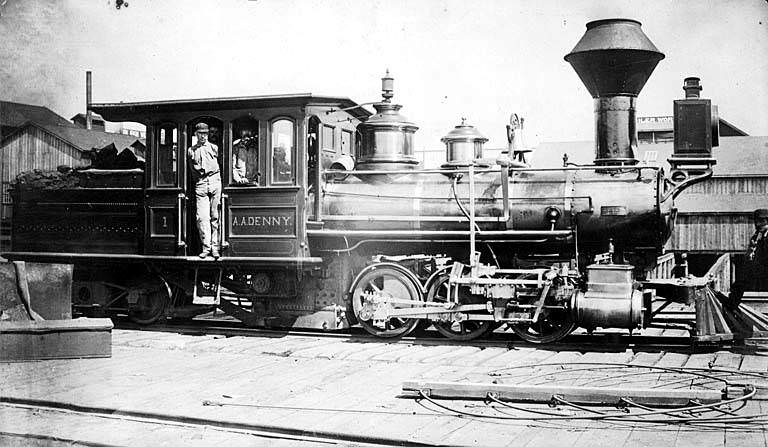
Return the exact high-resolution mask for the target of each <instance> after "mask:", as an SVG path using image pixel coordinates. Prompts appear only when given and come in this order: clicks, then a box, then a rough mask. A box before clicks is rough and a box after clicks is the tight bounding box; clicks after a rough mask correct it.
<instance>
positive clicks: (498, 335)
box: [113, 318, 742, 352]
mask: <svg viewBox="0 0 768 447" xmlns="http://www.w3.org/2000/svg"><path fill="white" fill-rule="evenodd" d="M113 321H114V322H115V329H124V330H137V331H155V332H172V333H178V334H183V335H219V336H224V337H283V336H286V335H291V336H300V337H301V336H303V337H313V338H336V339H342V340H350V341H354V342H359V343H389V344H418V345H424V346H430V345H431V346H434V345H455V346H474V347H479V348H491V347H493V348H513V347H522V346H525V347H539V348H541V349H555V350H583V351H617V350H626V349H630V348H631V349H635V350H666V351H679V352H691V351H692V350H699V349H704V350H706V349H710V348H711V347H710V346H706V345H694V344H693V341H692V339H691V338H690V337H689V336H682V335H644V334H637V333H636V334H632V335H630V334H628V333H618V332H595V333H592V334H588V333H574V334H571V335H569V336H567V337H566V338H564V339H563V340H561V341H559V342H556V343H550V344H546V345H534V344H531V343H528V342H526V341H524V340H521V339H519V338H518V337H516V336H515V335H514V334H513V333H512V332H511V331H504V330H501V329H499V330H497V331H495V332H494V333H492V334H490V335H488V336H486V337H484V338H481V339H476V340H472V341H456V340H450V339H447V338H445V337H442V336H441V335H439V334H438V333H437V332H436V331H434V330H430V329H426V330H422V331H419V332H417V333H416V334H415V335H409V336H406V337H400V338H391V339H382V338H377V337H374V336H372V335H370V334H368V333H367V332H365V331H364V330H363V329H361V328H358V327H353V328H351V329H348V330H345V331H334V332H324V331H322V330H308V329H290V328H289V329H266V328H254V327H247V326H245V325H243V324H242V323H241V322H239V321H236V320H225V319H194V320H187V321H174V320H167V321H165V322H163V323H156V324H153V325H148V326H143V325H138V324H136V323H133V322H131V321H129V320H127V319H124V318H118V319H114V320H113ZM677 332H678V333H679V332H680V331H677ZM717 347H718V348H719V349H722V348H723V346H722V345H718V346H717ZM735 348H736V349H742V347H739V346H736V347H735Z"/></svg>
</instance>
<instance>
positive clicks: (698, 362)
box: [683, 352, 715, 369]
mask: <svg viewBox="0 0 768 447" xmlns="http://www.w3.org/2000/svg"><path fill="white" fill-rule="evenodd" d="M714 363H715V354H714V353H711V352H708V353H702V354H691V356H690V357H689V358H688V361H687V362H685V365H683V367H684V368H699V369H710V368H712V366H711V365H713V364H714Z"/></svg>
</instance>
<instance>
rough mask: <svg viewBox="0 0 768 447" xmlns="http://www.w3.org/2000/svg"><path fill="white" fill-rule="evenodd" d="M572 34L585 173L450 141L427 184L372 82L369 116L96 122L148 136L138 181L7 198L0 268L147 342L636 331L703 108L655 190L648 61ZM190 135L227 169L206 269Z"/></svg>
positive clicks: (250, 110) (461, 138)
mask: <svg viewBox="0 0 768 447" xmlns="http://www.w3.org/2000/svg"><path fill="white" fill-rule="evenodd" d="M586 28H587V30H586V33H585V34H584V36H583V37H582V38H581V40H580V41H579V42H578V43H577V45H576V46H575V48H574V49H573V50H572V51H571V52H570V53H569V54H568V55H566V56H565V60H566V61H567V62H569V63H570V64H571V65H572V66H573V68H574V69H575V70H576V72H577V74H578V76H579V77H580V78H581V80H582V81H583V82H584V84H585V85H586V87H587V89H588V90H589V92H590V94H591V95H592V97H593V98H594V113H595V128H596V138H595V151H596V157H595V160H594V163H593V164H591V165H574V164H568V163H565V165H564V166H563V167H562V168H547V169H543V168H536V167H531V166H528V165H527V164H526V163H524V162H523V157H522V156H520V153H519V152H516V151H515V149H516V145H515V140H514V138H513V139H511V141H510V149H511V150H510V152H509V153H503V154H502V155H501V156H499V157H498V158H495V159H487V158H484V157H483V144H484V143H485V141H487V140H486V139H485V138H484V137H483V136H482V135H481V134H480V133H479V132H478V131H477V130H476V129H475V128H474V127H472V126H470V125H468V124H466V123H462V124H461V125H459V126H457V127H456V128H455V129H453V130H452V131H451V132H449V133H448V135H446V137H445V138H444V139H443V142H444V143H445V144H446V163H445V164H444V165H443V166H442V167H441V168H439V169H422V168H421V167H420V166H419V163H418V160H417V159H416V157H415V155H414V145H413V137H414V134H415V132H416V131H417V130H418V127H417V126H416V125H415V124H414V123H412V122H410V121H408V120H407V119H406V118H405V117H404V116H403V115H402V114H401V113H400V109H401V106H400V105H398V104H394V103H393V102H392V98H393V80H392V78H391V77H389V76H388V75H387V76H385V77H384V78H383V79H382V91H383V93H382V96H383V99H382V100H381V101H380V102H378V103H375V104H374V105H373V107H374V108H375V110H376V113H375V114H371V113H370V112H368V111H366V110H365V109H363V108H362V107H360V106H359V105H358V104H356V103H354V102H352V101H350V100H348V99H346V98H339V97H327V96H315V95H311V94H301V95H282V96H261V97H244V98H217V99H199V100H182V101H157V102H143V103H113V104H92V105H91V106H90V108H91V110H93V111H95V112H98V113H100V114H101V115H102V116H103V117H104V118H105V119H107V120H110V121H136V122H141V123H144V124H145V125H146V126H147V143H148V154H149V155H148V159H147V161H146V169H145V170H144V171H143V172H140V173H139V174H137V173H136V172H133V171H132V172H111V173H108V174H105V175H104V176H102V177H99V176H98V175H97V174H98V173H94V172H92V173H90V176H88V175H89V174H88V173H84V174H83V175H85V176H86V177H87V178H88V179H89V180H88V181H87V182H84V183H83V185H81V186H80V187H78V188H70V189H60V190H55V191H39V190H29V189H25V188H23V187H19V188H16V189H15V190H14V193H13V194H14V206H15V208H14V221H13V241H12V244H13V245H12V250H11V252H9V253H5V254H4V256H6V257H8V258H10V259H19V260H30V261H39V262H66V263H72V264H74V266H75V269H74V278H73V289H72V292H73V300H74V305H75V307H76V308H77V309H79V310H80V311H81V312H84V313H86V314H94V313H99V312H123V313H127V314H128V315H129V316H130V317H131V318H133V319H134V320H135V321H137V322H141V323H151V322H154V321H157V320H158V319H160V318H163V317H166V316H169V315H170V316H176V317H190V316H194V315H196V314H199V313H202V312H206V311H210V310H211V309H212V308H220V309H222V310H223V311H224V312H226V313H228V314H231V315H233V316H235V317H237V318H239V319H240V320H242V321H244V322H246V323H248V324H253V325H264V326H283V327H285V326H288V327H291V326H292V327H310V328H322V329H326V330H335V329H343V328H347V327H349V326H351V325H353V324H358V323H359V324H360V325H361V326H362V327H363V328H364V329H365V330H366V331H368V332H370V333H372V334H375V335H378V336H381V337H395V336H402V335H405V334H408V333H409V332H411V331H413V330H414V329H415V328H416V327H418V326H420V325H423V324H425V323H431V324H433V325H434V326H435V328H436V329H437V330H438V331H439V332H440V333H441V334H443V335H444V336H446V337H449V338H452V339H458V340H469V339H473V338H476V337H480V336H482V335H484V334H486V333H487V332H489V331H492V330H493V329H495V328H497V327H498V326H499V325H502V324H506V325H508V326H509V328H511V329H512V330H513V331H514V332H515V333H516V334H517V335H519V336H520V337H522V338H523V339H525V340H528V341H530V342H534V343H548V342H553V341H556V340H559V339H561V338H562V337H564V336H566V335H568V334H569V333H570V332H571V331H572V330H573V329H574V328H576V327H579V326H580V327H585V328H588V329H593V328H597V327H607V328H626V329H629V330H632V329H635V328H640V327H643V326H645V325H647V324H649V323H650V320H651V302H650V301H651V298H652V295H653V294H652V293H651V291H650V288H649V287H645V286H644V285H646V283H644V281H643V280H644V279H645V278H646V276H647V275H648V272H650V271H651V270H653V269H654V267H655V264H656V260H657V258H658V256H659V255H660V254H662V253H663V246H664V243H665V242H666V240H667V239H668V238H669V236H670V234H671V229H672V225H673V223H674V217H675V208H674V204H673V200H674V198H675V197H676V196H677V195H678V194H680V192H681V191H683V190H684V188H686V187H687V186H689V185H691V184H693V183H695V182H699V181H702V180H705V179H706V178H708V177H709V176H711V174H712V166H713V165H714V164H715V161H714V159H712V157H711V148H712V146H716V145H717V115H716V107H715V106H713V105H712V104H711V102H710V101H709V100H705V99H700V98H698V90H699V89H700V88H698V85H697V81H698V80H696V79H695V78H689V79H686V83H687V84H689V85H687V87H688V88H687V89H686V92H687V98H686V99H683V100H677V101H675V155H674V157H673V158H671V159H670V160H669V161H670V164H671V172H670V175H669V176H666V175H665V172H664V170H663V169H662V168H660V167H658V166H654V165H648V164H640V163H638V160H637V159H636V158H635V155H634V150H635V148H636V146H637V132H636V129H635V122H636V120H635V113H636V99H637V95H638V94H639V92H640V91H641V89H642V88H643V86H644V85H645V82H646V81H647V79H648V78H649V76H650V74H651V72H652V71H653V70H654V68H655V67H656V65H657V64H658V63H659V61H660V60H662V59H663V58H664V54H662V53H661V52H660V51H659V50H658V49H657V48H656V47H655V46H654V45H653V44H652V43H651V41H650V40H649V39H648V37H647V36H646V35H645V34H644V33H643V31H642V30H641V24H640V23H639V22H637V21H634V20H627V19H608V20H598V21H594V22H590V23H588V24H587V26H586ZM201 122H204V123H206V124H208V126H209V128H210V129H211V140H212V141H213V142H215V143H217V144H218V145H219V146H220V148H221V153H222V154H223V155H222V157H221V160H220V165H221V167H222V172H223V173H224V174H225V175H224V176H223V183H224V188H223V198H222V206H221V215H222V222H223V228H222V231H221V232H220V238H221V241H220V242H221V246H222V247H223V248H224V250H223V253H222V257H221V258H220V259H218V260H212V259H204V260H201V259H199V258H198V257H196V256H190V255H191V254H194V253H197V252H198V251H199V250H198V249H199V247H198V245H197V244H198V242H197V241H198V237H197V235H196V229H195V225H194V222H193V220H194V216H195V212H194V200H190V196H192V195H193V194H192V193H193V191H194V188H193V185H192V184H191V180H190V176H189V175H188V172H187V171H188V168H187V166H186V164H185V163H184V162H183V160H184V159H185V153H186V148H187V147H190V146H191V145H192V144H194V141H193V140H194V135H193V134H194V132H193V129H194V128H195V126H196V125H197V124H198V123H201ZM511 130H512V133H514V130H515V129H514V126H513V128H512V129H511ZM246 141H247V142H248V144H247V145H246V144H243V142H246ZM246 146H247V147H246ZM247 151H250V152H247ZM243 154H246V155H243ZM353 154H354V156H353ZM238 161H242V163H240V164H238ZM243 163H245V166H246V167H247V170H248V172H247V173H245V175H242V174H243V173H242V172H240V173H239V174H238V176H237V177H238V180H237V181H235V176H234V175H233V173H232V171H233V168H235V166H236V165H238V166H242V165H243ZM241 178H245V179H246V181H241V180H239V179H241ZM51 247H53V248H51Z"/></svg>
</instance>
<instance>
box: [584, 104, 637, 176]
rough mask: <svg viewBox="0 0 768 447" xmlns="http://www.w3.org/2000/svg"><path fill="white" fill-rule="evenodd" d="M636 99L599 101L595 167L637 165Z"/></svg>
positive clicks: (597, 107) (596, 117)
mask: <svg viewBox="0 0 768 447" xmlns="http://www.w3.org/2000/svg"><path fill="white" fill-rule="evenodd" d="M636 100H637V98H635V97H634V96H611V97H607V98H595V100H594V102H595V154H596V157H595V164H598V165H621V164H629V165H633V164H636V163H637V159H636V158H635V149H636V148H637V126H636V117H635V103H636Z"/></svg>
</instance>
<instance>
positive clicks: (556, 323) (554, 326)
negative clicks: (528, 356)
mask: <svg viewBox="0 0 768 447" xmlns="http://www.w3.org/2000/svg"><path fill="white" fill-rule="evenodd" d="M575 327H576V324H575V322H574V319H573V313H572V312H571V309H569V308H565V309H542V311H541V315H539V321H537V322H536V323H514V324H511V325H510V328H511V329H512V331H513V332H514V333H515V334H516V335H517V336H518V337H520V338H522V339H523V340H525V341H527V342H529V343H536V344H544V343H553V342H556V341H558V340H560V339H562V338H564V337H565V336H566V335H568V334H570V333H571V332H572V331H573V329H574V328H575Z"/></svg>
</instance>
